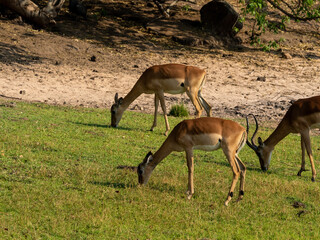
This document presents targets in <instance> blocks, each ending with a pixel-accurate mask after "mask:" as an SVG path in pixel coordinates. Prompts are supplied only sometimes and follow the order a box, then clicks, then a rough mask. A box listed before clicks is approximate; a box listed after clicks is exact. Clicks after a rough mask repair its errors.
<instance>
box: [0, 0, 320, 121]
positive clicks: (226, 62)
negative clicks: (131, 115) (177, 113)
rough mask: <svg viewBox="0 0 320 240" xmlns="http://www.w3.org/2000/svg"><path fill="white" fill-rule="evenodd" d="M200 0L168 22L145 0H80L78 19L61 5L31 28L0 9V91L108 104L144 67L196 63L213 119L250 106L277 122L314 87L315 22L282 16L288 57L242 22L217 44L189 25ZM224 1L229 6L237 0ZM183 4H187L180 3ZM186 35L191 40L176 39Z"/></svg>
mask: <svg viewBox="0 0 320 240" xmlns="http://www.w3.org/2000/svg"><path fill="white" fill-rule="evenodd" d="M203 2H205V1H198V3H200V4H199V5H196V4H192V3H190V2H188V3H187V2H185V1H180V2H179V4H178V5H177V6H176V7H175V8H173V10H172V11H173V12H174V13H175V16H174V17H173V18H172V20H169V21H168V20H161V19H160V20H159V19H156V16H158V11H157V8H156V7H155V6H152V5H150V4H147V3H146V1H107V0H105V1H90V2H89V1H87V4H88V6H89V17H88V19H87V20H85V19H83V18H81V17H77V16H74V15H71V14H69V13H68V11H67V8H64V9H62V12H61V14H60V16H59V17H58V19H57V25H56V26H54V27H52V28H51V29H47V30H41V31H39V30H34V29H33V28H32V27H31V26H30V25H27V24H24V23H21V22H20V21H19V20H15V21H11V20H8V19H6V18H5V17H3V18H2V19H1V20H0V95H1V96H3V97H4V96H5V97H8V98H18V99H22V100H27V101H40V102H47V103H49V104H61V105H63V104H65V105H74V106H88V107H101V108H108V109H109V108H110V106H111V105H112V103H113V99H114V95H115V93H116V92H118V93H119V95H120V96H124V95H125V94H126V93H128V92H129V90H130V89H131V88H132V86H133V85H134V83H135V82H136V81H137V79H138V77H139V76H140V75H141V74H142V72H143V71H144V70H145V69H146V68H148V67H150V66H152V65H156V64H163V63H184V64H189V65H195V66H198V67H200V68H203V69H205V70H206V72H207V82H206V84H205V86H204V88H203V94H202V95H203V96H204V98H205V99H206V100H207V101H208V102H209V103H211V104H212V106H213V115H214V116H219V117H242V116H244V115H246V114H248V113H253V114H256V115H257V116H258V117H259V119H263V120H270V119H271V120H276V121H278V120H279V119H280V118H281V117H282V116H283V114H284V112H285V110H286V109H287V108H288V106H289V104H290V102H291V101H292V100H295V99H298V98H304V97H309V96H313V95H319V94H320V77H319V75H320V47H319V46H320V35H319V30H320V24H319V23H315V22H311V23H300V24H298V25H297V24H292V26H289V28H288V29H287V31H286V32H284V33H281V34H280V35H279V36H276V38H280V37H284V38H285V39H286V42H285V43H284V44H283V46H282V52H285V53H286V54H290V56H291V57H290V56H289V58H287V57H285V56H284V54H283V53H282V52H281V51H276V52H271V53H265V52H262V51H260V50H258V49H255V48H253V47H251V46H250V45H249V42H248V35H247V34H246V32H247V31H248V26H245V28H244V29H243V30H242V31H241V33H240V34H239V36H240V37H241V39H242V40H243V44H242V45H241V46H240V45H232V46H231V47H230V46H229V47H228V48H222V46H223V43H222V42H221V41H218V40H216V39H215V38H213V37H210V35H209V34H208V33H206V32H204V31H202V30H201V29H199V28H198V26H199V25H198V21H199V19H200V16H199V13H198V10H199V9H200V7H201V4H202V3H203ZM230 2H231V3H234V6H235V7H236V8H237V7H239V6H238V5H237V4H238V3H237V1H230ZM186 4H188V5H189V6H190V7H191V8H190V9H189V10H188V11H185V10H183V9H185V5H186ZM276 17H277V16H276V15H275V18H276ZM190 37H191V45H196V46H188V45H181V44H180V43H177V42H176V41H178V42H179V39H180V40H181V39H184V38H190ZM271 37H273V36H271V35H270V34H268V35H266V37H265V39H264V41H268V40H269V39H271ZM177 39H178V40H177ZM192 39H193V40H194V41H195V42H193V40H192ZM187 44H190V42H187ZM93 60H95V61H93ZM166 98H167V105H168V108H170V106H171V105H172V104H175V103H177V102H179V101H181V100H183V101H184V102H185V103H186V104H187V105H188V108H189V110H190V112H191V113H193V112H194V109H193V107H192V105H191V103H190V101H189V99H188V98H187V97H186V95H166ZM129 109H132V110H137V111H143V112H148V113H151V112H153V109H154V107H153V96H151V95H142V96H141V97H139V98H138V99H137V100H136V101H135V102H134V103H133V104H132V105H131V106H130V107H129ZM108 121H109V120H108ZM150 124H151V123H150Z"/></svg>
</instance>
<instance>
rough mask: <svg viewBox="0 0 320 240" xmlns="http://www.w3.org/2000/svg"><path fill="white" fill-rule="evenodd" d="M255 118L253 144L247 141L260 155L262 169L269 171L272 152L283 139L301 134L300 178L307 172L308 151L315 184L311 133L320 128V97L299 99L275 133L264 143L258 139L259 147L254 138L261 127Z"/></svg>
mask: <svg viewBox="0 0 320 240" xmlns="http://www.w3.org/2000/svg"><path fill="white" fill-rule="evenodd" d="M253 117H254V120H255V122H256V130H255V132H254V133H253V135H252V138H251V143H250V142H249V141H247V144H248V145H249V147H251V148H252V149H253V150H254V151H255V152H256V154H257V155H258V157H259V161H260V166H261V169H262V170H264V171H266V170H268V167H269V164H270V161H271V155H272V151H273V149H274V147H275V146H276V145H277V144H278V143H279V142H280V141H281V140H282V139H283V138H285V137H286V136H287V135H288V134H289V133H300V135H301V149H302V162H301V168H300V170H299V172H298V176H301V173H302V172H303V171H305V150H306V149H307V153H308V156H309V159H310V162H311V168H312V178H311V180H312V181H313V182H314V181H315V178H316V169H315V167H314V161H313V156H312V149H311V141H310V135H309V133H310V129H312V128H320V96H315V97H311V98H305V99H299V100H297V101H296V102H294V103H293V104H292V105H291V106H290V108H289V109H288V111H287V113H286V114H285V115H284V117H283V119H282V120H281V122H280V123H279V125H278V126H277V128H276V129H275V130H274V131H273V133H272V134H271V135H270V136H269V137H268V138H267V139H266V140H265V141H264V142H263V141H262V140H261V138H260V137H259V138H258V143H259V146H257V145H256V144H255V143H254V137H255V135H256V133H257V131H258V127H259V126H258V121H257V119H256V117H255V116H253ZM246 119H247V132H249V123H248V118H246Z"/></svg>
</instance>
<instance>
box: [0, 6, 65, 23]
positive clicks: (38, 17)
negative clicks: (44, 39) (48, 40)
mask: <svg viewBox="0 0 320 240" xmlns="http://www.w3.org/2000/svg"><path fill="white" fill-rule="evenodd" d="M64 2H65V0H49V2H48V5H47V6H46V7H44V8H43V9H40V8H39V7H38V5H37V4H35V3H34V2H32V1H31V0H0V4H1V5H3V6H5V7H7V8H9V9H10V10H11V11H14V12H16V13H18V14H19V15H21V16H22V17H23V18H25V19H26V20H28V21H30V22H32V23H34V24H36V25H39V26H42V27H44V26H46V25H48V24H49V23H55V21H54V20H53V19H54V18H55V17H56V16H57V15H58V12H59V11H60V8H61V7H62V5H63V4H64Z"/></svg>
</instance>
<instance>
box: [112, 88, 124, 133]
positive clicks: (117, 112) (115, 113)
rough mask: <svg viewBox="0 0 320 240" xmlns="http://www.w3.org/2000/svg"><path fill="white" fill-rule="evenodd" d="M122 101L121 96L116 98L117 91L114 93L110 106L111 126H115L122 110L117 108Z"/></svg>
mask: <svg viewBox="0 0 320 240" xmlns="http://www.w3.org/2000/svg"><path fill="white" fill-rule="evenodd" d="M122 102H123V98H122V97H121V98H118V93H116V95H115V96H114V104H113V105H112V106H111V126H112V127H117V126H118V124H119V122H120V120H121V117H122V114H123V111H120V110H119V107H120V105H121V104H122Z"/></svg>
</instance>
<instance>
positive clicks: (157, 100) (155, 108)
mask: <svg viewBox="0 0 320 240" xmlns="http://www.w3.org/2000/svg"><path fill="white" fill-rule="evenodd" d="M158 107H159V98H158V96H157V94H155V95H154V119H153V124H152V127H151V129H150V131H153V129H154V128H155V127H156V126H157V114H158Z"/></svg>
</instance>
